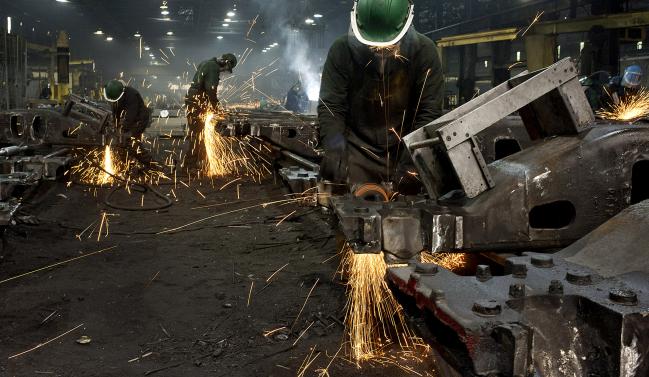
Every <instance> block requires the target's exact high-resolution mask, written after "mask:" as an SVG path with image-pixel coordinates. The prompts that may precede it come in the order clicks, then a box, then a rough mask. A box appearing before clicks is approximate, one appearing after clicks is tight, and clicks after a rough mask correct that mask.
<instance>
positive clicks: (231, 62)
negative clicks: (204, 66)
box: [221, 53, 237, 73]
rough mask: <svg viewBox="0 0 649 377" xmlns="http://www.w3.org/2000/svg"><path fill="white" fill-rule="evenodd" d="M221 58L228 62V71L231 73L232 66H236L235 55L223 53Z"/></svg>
mask: <svg viewBox="0 0 649 377" xmlns="http://www.w3.org/2000/svg"><path fill="white" fill-rule="evenodd" d="M221 60H222V61H224V62H226V63H227V64H228V71H229V72H230V73H232V68H234V67H236V66H237V57H236V56H235V55H234V54H231V53H227V54H223V56H221Z"/></svg>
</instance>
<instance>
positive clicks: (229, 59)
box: [185, 53, 237, 168]
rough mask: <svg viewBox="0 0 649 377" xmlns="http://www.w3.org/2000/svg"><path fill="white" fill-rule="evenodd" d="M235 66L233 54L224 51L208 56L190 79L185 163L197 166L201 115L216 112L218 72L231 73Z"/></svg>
mask: <svg viewBox="0 0 649 377" xmlns="http://www.w3.org/2000/svg"><path fill="white" fill-rule="evenodd" d="M236 65H237V57H236V56H234V54H229V53H228V54H224V55H223V56H221V57H220V58H212V59H209V60H206V61H204V62H202V63H201V64H199V65H198V69H197V71H196V74H195V75H194V80H193V82H192V84H191V86H190V87H189V90H188V92H187V96H186V97H185V105H186V106H187V127H188V128H189V140H190V143H189V148H188V150H187V151H186V158H185V166H187V167H190V168H194V167H198V165H199V161H201V160H203V158H202V157H203V156H204V149H205V148H204V146H203V143H202V141H201V137H200V134H201V131H202V130H203V122H204V116H205V114H207V113H208V112H217V110H218V108H219V98H218V95H217V89H218V87H219V82H220V80H221V73H223V72H228V73H232V69H233V68H234V67H236Z"/></svg>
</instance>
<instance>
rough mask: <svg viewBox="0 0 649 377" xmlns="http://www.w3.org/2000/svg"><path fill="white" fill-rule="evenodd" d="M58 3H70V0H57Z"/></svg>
mask: <svg viewBox="0 0 649 377" xmlns="http://www.w3.org/2000/svg"><path fill="white" fill-rule="evenodd" d="M56 2H57V3H69V2H70V0H56Z"/></svg>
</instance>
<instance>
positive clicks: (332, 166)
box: [320, 134, 347, 183]
mask: <svg viewBox="0 0 649 377" xmlns="http://www.w3.org/2000/svg"><path fill="white" fill-rule="evenodd" d="M322 146H323V149H324V157H323V159H322V162H321V163H320V174H321V175H322V178H323V179H325V180H328V181H332V182H335V183H346V181H347V141H346V140H345V137H344V136H343V135H342V134H335V135H333V136H331V137H328V138H327V139H325V140H323V145H322Z"/></svg>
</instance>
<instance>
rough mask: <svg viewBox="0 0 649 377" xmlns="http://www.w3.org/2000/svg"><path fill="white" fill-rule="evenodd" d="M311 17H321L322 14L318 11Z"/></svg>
mask: <svg viewBox="0 0 649 377" xmlns="http://www.w3.org/2000/svg"><path fill="white" fill-rule="evenodd" d="M313 18H322V15H321V14H320V13H316V14H314V15H313Z"/></svg>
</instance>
